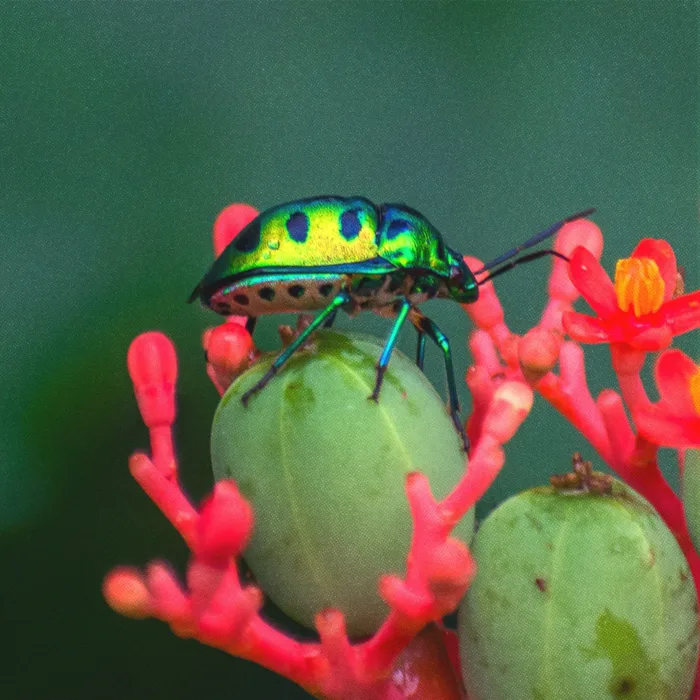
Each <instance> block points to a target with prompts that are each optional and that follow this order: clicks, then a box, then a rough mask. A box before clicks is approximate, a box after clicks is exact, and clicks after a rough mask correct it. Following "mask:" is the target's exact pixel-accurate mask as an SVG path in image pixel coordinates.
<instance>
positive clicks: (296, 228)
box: [286, 211, 309, 243]
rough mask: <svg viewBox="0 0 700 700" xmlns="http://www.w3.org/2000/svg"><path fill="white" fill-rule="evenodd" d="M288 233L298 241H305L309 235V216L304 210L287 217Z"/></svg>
mask: <svg viewBox="0 0 700 700" xmlns="http://www.w3.org/2000/svg"><path fill="white" fill-rule="evenodd" d="M286 226H287V233H288V234H289V237H290V238H291V239H292V240H293V241H296V242H297V243H305V242H306V237H307V236H308V235H309V217H308V216H307V215H306V214H304V212H303V211H296V212H294V213H293V214H292V215H291V216H290V217H289V218H288V219H287V223H286Z"/></svg>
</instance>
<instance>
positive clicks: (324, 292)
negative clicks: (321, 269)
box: [318, 284, 333, 297]
mask: <svg viewBox="0 0 700 700" xmlns="http://www.w3.org/2000/svg"><path fill="white" fill-rule="evenodd" d="M332 291H333V285H332V284H322V285H321V286H320V287H319V288H318V293H319V294H320V295H321V296H322V297H327V296H328V295H329V294H330V293H331V292H332Z"/></svg>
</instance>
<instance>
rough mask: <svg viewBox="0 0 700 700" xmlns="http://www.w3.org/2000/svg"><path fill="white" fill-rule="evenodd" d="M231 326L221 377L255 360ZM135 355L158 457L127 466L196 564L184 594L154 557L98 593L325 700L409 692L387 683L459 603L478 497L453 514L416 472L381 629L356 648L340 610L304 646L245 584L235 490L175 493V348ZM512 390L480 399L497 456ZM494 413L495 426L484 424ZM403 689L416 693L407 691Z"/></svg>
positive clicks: (153, 344)
mask: <svg viewBox="0 0 700 700" xmlns="http://www.w3.org/2000/svg"><path fill="white" fill-rule="evenodd" d="M224 325H227V326H228V327H227V328H225V329H224V331H222V332H220V333H216V332H215V331H212V332H209V333H208V335H207V336H206V337H207V338H208V340H209V341H210V343H209V347H210V349H211V352H212V353H213V354H214V355H216V357H217V359H218V360H219V362H215V363H212V365H217V366H215V367H214V369H218V370H219V371H220V370H221V367H223V368H224V370H226V371H228V370H231V371H237V367H238V364H237V363H239V362H240V361H242V360H243V359H246V360H247V356H248V355H249V350H250V347H249V345H248V343H249V335H248V334H247V332H246V331H245V329H244V328H242V327H241V326H240V325H239V326H238V329H237V330H236V329H233V330H232V325H231V324H230V323H227V324H224ZM239 341H242V345H240V344H238V343H239ZM241 347H242V348H243V349H244V350H245V353H242V352H241ZM244 355H246V357H245V358H244ZM129 358H130V365H129V366H130V371H131V374H132V378H133V380H134V386H135V392H136V395H137V398H139V408H140V409H141V412H142V416H143V418H144V421H145V422H146V423H147V425H149V428H150V436H151V449H152V454H153V458H152V459H151V458H149V457H148V456H147V455H145V454H142V453H136V454H134V455H133V456H132V457H131V459H130V462H129V467H130V470H131V473H132V474H133V476H134V478H135V479H136V480H137V482H138V483H139V485H140V486H141V487H142V488H143V490H144V491H145V492H146V493H147V494H148V496H149V497H150V498H151V499H152V500H153V502H154V503H155V504H156V505H157V506H158V507H159V508H160V510H161V511H162V512H163V514H164V515H165V516H166V517H167V518H168V520H169V521H170V522H171V523H172V524H173V526H174V527H175V528H176V529H177V531H178V532H179V533H180V535H181V536H182V537H183V539H184V540H185V542H186V543H187V545H188V547H189V549H190V551H191V552H192V559H191V562H190V564H189V566H188V569H187V576H186V587H184V588H183V587H182V586H181V584H180V583H179V582H178V581H177V579H176V577H175V576H174V574H173V573H172V572H171V571H170V569H169V568H168V567H167V566H166V565H165V564H162V563H159V562H155V563H153V564H151V565H149V567H148V568H147V571H146V575H145V576H144V575H142V574H140V573H139V572H137V571H135V570H133V569H125V568H121V569H116V570H115V571H113V572H112V573H111V574H110V575H108V576H107V578H106V579H105V583H104V587H103V590H104V594H105V597H106V598H107V600H108V602H109V603H110V605H112V607H113V608H114V609H115V610H117V611H118V612H121V613H123V614H126V615H129V616H132V617H144V616H148V615H150V616H152V617H155V618H158V619H161V620H163V621H164V622H166V623H168V624H169V625H170V627H171V629H172V630H173V632H174V633H175V634H178V635H180V636H182V637H193V638H195V639H198V640H199V641H201V642H203V643H206V644H209V645H211V646H214V647H217V648H219V649H222V650H225V651H228V652H229V653H231V654H235V655H236V656H240V657H242V658H245V659H249V660H251V661H254V662H256V663H258V664H260V665H262V666H264V667H266V668H268V669H270V670H272V671H275V672H276V673H279V674H281V675H284V676H286V677H288V678H290V679H291V680H293V681H295V682H296V683H298V684H299V685H301V686H303V687H304V688H306V689H308V690H309V692H311V693H314V694H316V695H317V696H319V697H325V698H333V699H337V700H370V699H372V698H374V699H375V700H400V698H403V697H406V695H405V693H404V692H403V691H402V690H401V683H398V682H397V683H394V681H393V680H392V668H393V667H394V664H395V663H396V662H397V659H398V658H399V656H400V655H401V654H402V652H404V650H405V649H406V647H407V645H408V644H409V643H410V642H411V640H412V639H413V638H414V637H415V636H416V635H417V634H418V633H419V632H420V631H421V630H422V629H423V628H424V627H425V626H426V624H427V623H429V622H436V621H439V620H440V619H441V618H442V617H443V616H444V615H445V614H447V613H449V612H451V611H453V610H454V609H455V608H456V606H457V604H458V602H459V600H460V599H461V598H462V596H463V595H464V592H465V591H466V589H467V587H468V585H469V582H470V581H471V579H472V577H473V575H474V571H475V565H474V562H473V560H472V559H471V556H470V554H469V551H468V549H467V548H466V546H465V545H464V544H462V543H461V542H460V541H459V540H457V539H454V538H452V537H450V532H451V530H452V528H453V527H454V525H455V524H456V523H457V522H458V521H459V519H460V517H461V516H462V515H464V513H465V512H466V510H467V508H469V507H471V505H473V503H474V502H475V500H476V499H475V498H470V497H469V493H468V490H465V488H464V487H462V488H461V491H460V493H461V494H462V495H461V497H460V499H458V500H457V501H455V502H454V503H452V504H451V505H449V507H447V508H446V507H444V505H443V504H439V503H437V502H436V501H435V499H434V498H433V496H432V493H431V492H430V487H429V485H428V482H427V479H426V478H425V477H424V476H422V475H421V474H411V475H409V477H408V478H407V481H406V492H407V497H408V500H409V505H410V510H411V515H412V518H413V524H414V527H413V537H412V541H411V548H410V554H409V556H408V559H407V568H406V577H405V579H401V578H399V577H398V576H391V575H387V576H384V577H383V578H382V579H381V581H380V592H381V593H382V595H383V596H384V598H385V600H386V601H387V602H388V603H389V605H390V607H391V611H390V613H389V614H388V616H387V619H386V620H385V622H384V624H383V625H382V626H381V628H380V629H379V631H378V632H377V634H375V635H374V636H373V637H372V638H370V639H369V640H368V641H366V642H363V643H360V644H352V643H351V642H350V640H349V639H348V637H347V633H346V629H345V620H344V617H343V615H342V613H340V612H339V611H336V610H327V611H323V612H322V613H320V614H319V616H318V617H317V627H318V632H319V635H320V639H321V642H320V644H313V643H301V642H298V641H297V640H295V639H292V638H291V637H289V636H287V635H285V634H284V633H282V632H280V631H279V630H276V629H275V628H274V627H272V626H271V625H270V624H268V623H267V622H266V621H265V620H264V619H263V618H262V617H261V616H260V609H261V606H262V602H263V595H262V592H261V591H260V589H258V588H257V587H256V586H253V585H246V584H243V583H242V582H241V579H240V576H239V573H238V569H237V564H236V559H237V557H238V556H239V555H240V553H241V552H242V551H243V549H244V548H245V546H246V543H247V542H248V540H249V538H250V535H251V532H252V529H253V521H254V516H253V511H252V508H251V506H250V504H249V503H248V502H247V501H246V500H245V499H244V498H243V496H242V495H241V494H240V492H239V491H238V488H237V487H236V485H235V483H234V482H232V481H221V482H219V483H217V484H216V485H215V487H214V490H213V492H212V495H211V496H210V497H209V498H207V499H206V500H205V501H204V502H203V503H202V505H201V506H200V508H199V509H196V508H195V507H194V506H193V505H192V503H191V502H190V500H189V499H188V498H187V496H186V495H185V494H184V492H183V491H182V489H181V487H180V484H179V482H178V475H177V464H176V462H175V460H174V459H173V458H172V455H173V453H174V451H173V445H172V423H173V421H174V419H175V411H174V391H175V383H174V372H173V367H174V362H175V353H174V349H173V348H172V344H171V343H170V341H169V340H168V339H167V338H166V337H165V336H163V335H162V334H158V333H150V334H144V335H142V336H139V338H137V339H136V340H135V341H134V342H133V343H132V347H131V349H130V351H129ZM134 368H136V369H135V370H134ZM216 376H217V377H220V374H217V375H216ZM511 394H512V392H511V393H510V394H509V392H508V391H507V387H506V388H505V389H504V388H501V389H500V394H499V396H498V398H497V400H494V401H491V399H490V398H488V399H487V398H486V397H485V400H488V402H489V407H487V422H488V424H489V425H491V423H493V425H494V426H495V427H489V428H488V431H489V433H488V440H487V442H488V444H492V445H494V446H495V447H494V449H495V450H496V451H498V444H499V442H498V441H499V440H500V441H503V440H506V439H509V436H510V435H511V434H512V432H513V427H512V426H513V422H514V419H513V418H511V417H510V414H513V415H516V414H517V416H520V413H522V407H520V408H517V409H513V408H512V407H511V404H512V402H513V399H512V396H511ZM501 395H502V396H501ZM491 413H493V414H494V419H493V421H492V419H491V418H489V417H488V416H490V415H491ZM522 417H524V416H522ZM522 417H520V418H518V420H521V419H522ZM487 442H484V444H487ZM486 452H487V451H486V450H483V449H482V450H481V452H479V451H478V450H477V455H479V456H478V457H477V458H476V462H475V464H476V472H478V471H479V470H481V472H482V473H483V474H485V475H487V476H489V475H491V476H490V478H493V476H495V474H496V473H497V471H498V468H500V465H501V464H502V460H501V461H500V462H498V463H497V464H496V465H495V466H494V465H493V464H490V463H488V459H487V455H486ZM501 452H502V451H501ZM480 464H481V465H482V466H481V467H480V468H479V465H480ZM483 482H484V479H483V476H482V483H483ZM483 488H484V489H485V486H484V487H483ZM453 500H454V499H453ZM423 644H424V645H425V643H423ZM406 663H408V662H404V664H406ZM405 668H408V666H405ZM423 673H428V670H424V671H423ZM399 675H401V674H399ZM404 685H405V684H404ZM441 687H442V690H441V691H440V693H441V694H440V698H443V699H444V700H447V699H448V698H450V699H452V700H457V699H458V698H459V697H460V691H459V685H458V682H457V680H456V678H453V679H452V680H450V681H448V682H446V683H444V682H443V683H442V686H441ZM406 688H407V689H408V690H410V688H409V686H406ZM408 690H407V692H408ZM411 692H412V691H411ZM423 697H426V696H425V695H424V696H423Z"/></svg>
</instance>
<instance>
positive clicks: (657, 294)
mask: <svg viewBox="0 0 700 700" xmlns="http://www.w3.org/2000/svg"><path fill="white" fill-rule="evenodd" d="M569 275H570V277H571V281H572V282H573V283H574V286H575V287H576V288H577V289H578V291H579V292H580V293H581V295H582V296H583V298H584V299H585V300H586V301H587V302H588V304H589V306H590V307H591V308H592V309H593V311H595V312H596V314H597V315H596V316H586V315H585V314H580V313H577V312H575V311H569V312H566V313H565V314H564V317H563V321H564V328H565V330H566V332H567V333H568V334H569V336H571V337H572V338H573V339H574V340H578V341H579V342H582V343H611V344H616V345H624V346H627V348H629V349H632V350H640V351H646V352H650V351H659V350H664V349H665V348H667V347H668V346H669V345H670V344H671V340H672V339H673V336H675V335H680V334H681V333H686V332H688V331H691V330H694V329H695V328H698V327H700V291H696V292H693V293H692V294H686V295H684V296H675V292H676V288H677V285H678V283H679V280H680V277H679V275H678V270H677V268H676V256H675V254H674V252H673V249H672V248H671V246H670V245H669V244H668V243H667V242H666V241H664V240H655V239H653V238H645V239H644V240H642V241H641V242H640V243H639V245H637V247H636V248H635V249H634V252H633V253H632V257H630V258H624V259H622V260H618V261H617V267H616V269H615V283H614V284H613V282H612V281H611V280H610V278H609V277H608V275H607V274H606V272H605V270H604V269H603V268H602V267H601V265H600V263H599V262H598V261H597V260H596V259H595V258H594V257H593V255H592V254H591V253H590V252H589V251H588V250H586V249H585V248H582V247H578V248H576V250H574V253H573V255H572V256H571V263H570V265H569Z"/></svg>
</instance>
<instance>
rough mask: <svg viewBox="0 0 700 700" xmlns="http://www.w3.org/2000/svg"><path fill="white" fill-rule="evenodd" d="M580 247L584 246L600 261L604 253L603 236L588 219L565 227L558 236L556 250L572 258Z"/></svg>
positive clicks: (571, 222) (570, 223)
mask: <svg viewBox="0 0 700 700" xmlns="http://www.w3.org/2000/svg"><path fill="white" fill-rule="evenodd" d="M578 246H583V247H584V248H586V249H587V250H588V251H589V252H590V253H592V254H593V256H594V257H595V259H596V260H600V256H601V254H602V253H603V234H602V232H601V230H600V229H599V228H598V227H597V226H596V225H595V224H594V223H593V222H592V221H589V220H588V219H576V221H570V222H569V223H568V224H566V225H564V226H563V227H562V229H561V231H559V234H558V235H557V239H556V241H555V244H554V249H555V250H556V251H557V252H558V253H562V254H563V255H566V257H568V258H570V257H571V254H572V253H573V252H574V249H575V248H576V247H578Z"/></svg>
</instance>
